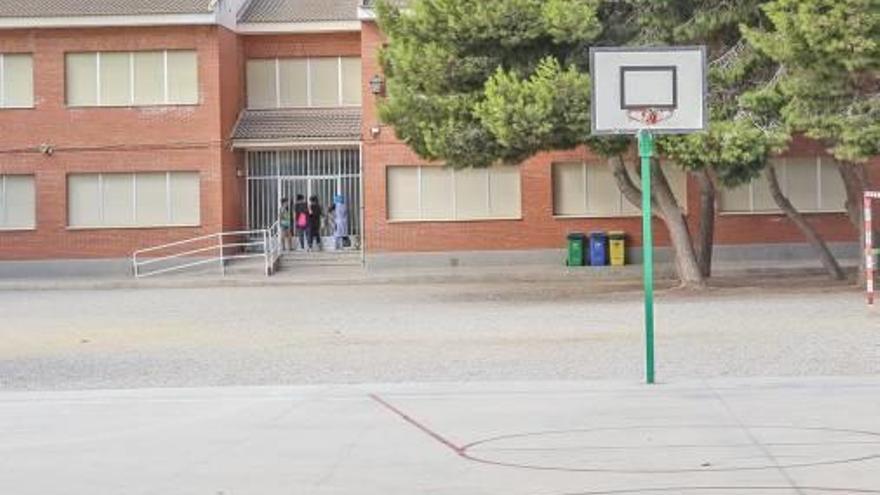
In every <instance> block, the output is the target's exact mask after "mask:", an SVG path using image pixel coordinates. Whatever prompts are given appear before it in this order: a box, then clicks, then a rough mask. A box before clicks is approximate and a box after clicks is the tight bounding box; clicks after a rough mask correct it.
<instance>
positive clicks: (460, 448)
mask: <svg viewBox="0 0 880 495" xmlns="http://www.w3.org/2000/svg"><path fill="white" fill-rule="evenodd" d="M369 397H370V399H372V400H373V401H375V402H377V403H378V404H380V405H381V406H382V407H383V408H385V409H387V410H389V411H391V412H392V413H394V414H395V415H396V416H398V417H400V418H401V419H403V420H404V421H406V422H407V423H409V424H410V425H412V426H413V427H415V428H417V429H418V430H420V431H421V432H422V433H424V434H426V435H428V436H429V437H431V438H433V439H434V440H435V441H437V442H438V443H440V444H442V445H444V446H445V447H447V448H448V449H449V450H451V451H452V452H454V453H455V454H456V455H458V456H459V457H461V458H463V459H467V460H469V461H472V462H476V463H480V464H486V465H491V466H501V467H509V468H516V469H525V470H530V471H549V472H572V473H618V474H676V473H697V472H698V473H720V472H737V471H764V470H773V469H793V468H809V467H818V466H832V465H840V464H851V463H857V462H864V461H869V460H873V459H880V453H877V454H872V455H867V456H860V457H853V458H846V459H839V460H831V461H819V462H809V463H795V464H785V465H778V464H773V465H767V466H746V467H733V468H700V469H696V468H692V469H602V468H567V467H560V466H542V465H535V464H526V463H514V462H503V461H495V460H492V459H485V458H482V457H478V456H476V455H474V454H473V453H471V452H470V451H471V450H472V449H474V447H478V446H480V445H485V444H487V443H490V442H497V441H501V440H509V439H515V438H528V437H535V436H542V435H543V436H546V435H559V434H571V433H586V432H596V431H626V430H638V429H659V428H670V429H674V428H689V429H699V428H704V429H708V428H716V429H717V428H736V429H742V428H747V429H778V430H789V431H812V432H831V433H846V434H855V435H865V436H870V437H874V438H877V439H878V441H877V443H878V447H880V433H877V432H873V431H863V430H851V429H840V428H823V427H793V426H751V425H746V426H742V425H663V426H636V427H628V428H621V427H616V428H611V427H609V428H591V429H581V430H549V431H539V432H530V433H515V434H510V435H499V436H496V437H491V438H485V439H482V440H477V441H475V442H471V443H468V444H465V445H458V444H456V443H455V442H453V441H451V440H449V439H448V438H446V437H444V436H443V435H441V434H440V433H437V432H436V431H434V430H432V429H431V428H429V427H428V426H426V425H425V424H423V423H422V422H420V421H419V420H417V419H415V418H413V417H412V416H410V415H408V414H407V413H405V412H404V411H403V410H401V409H399V408H397V407H396V406H394V405H392V404H391V403H390V402H388V401H386V400H385V399H383V398H381V397H379V396H378V395H376V394H369ZM866 443H871V442H866ZM785 488H787V489H789V490H790V489H791V487H790V486H789V487H785ZM832 490H834V489H832ZM825 491H828V490H825ZM844 492H845V491H844ZM595 493H597V494H601V493H608V494H613V493H631V492H626V491H623V492H595ZM852 493H880V491H878V492H871V491H867V492H865V491H863V492H859V491H853V492H852ZM583 495H589V494H588V493H585V494H583Z"/></svg>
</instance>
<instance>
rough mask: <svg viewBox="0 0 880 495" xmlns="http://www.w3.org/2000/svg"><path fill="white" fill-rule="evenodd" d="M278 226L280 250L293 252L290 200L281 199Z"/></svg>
mask: <svg viewBox="0 0 880 495" xmlns="http://www.w3.org/2000/svg"><path fill="white" fill-rule="evenodd" d="M278 225H279V228H280V229H281V250H282V251H292V250H293V232H292V229H293V215H292V214H291V212H290V200H289V199H287V198H283V199H282V200H281V207H280V208H279V209H278Z"/></svg>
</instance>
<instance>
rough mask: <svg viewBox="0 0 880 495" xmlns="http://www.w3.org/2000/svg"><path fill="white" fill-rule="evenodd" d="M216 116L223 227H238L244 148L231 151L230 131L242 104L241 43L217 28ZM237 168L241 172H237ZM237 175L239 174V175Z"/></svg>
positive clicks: (242, 51)
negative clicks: (218, 104)
mask: <svg viewBox="0 0 880 495" xmlns="http://www.w3.org/2000/svg"><path fill="white" fill-rule="evenodd" d="M218 34H219V38H218V39H219V46H220V48H219V53H218V56H219V64H218V65H219V72H218V77H219V81H220V108H219V111H220V117H219V119H218V122H219V124H220V128H219V129H218V133H219V136H221V137H222V139H224V140H225V143H224V146H223V149H222V152H221V153H222V154H221V156H220V167H221V170H222V172H221V176H222V180H223V196H222V198H221V200H220V204H221V205H222V208H223V220H222V224H223V230H225V231H232V230H240V229H242V228H244V226H243V214H244V189H245V187H246V185H245V179H244V174H243V172H244V152H243V151H234V150H233V149H232V146H231V137H232V132H233V131H234V130H235V124H236V122H237V121H238V115H239V113H241V109H242V108H244V102H245V91H244V90H245V88H244V78H245V72H244V63H245V58H244V43H243V40H242V39H241V38H240V37H239V36H237V35H236V34H235V33H233V32H231V31H229V30H227V29H225V28H219V31H218ZM239 172H241V174H240V173H239ZM240 175H241V176H240Z"/></svg>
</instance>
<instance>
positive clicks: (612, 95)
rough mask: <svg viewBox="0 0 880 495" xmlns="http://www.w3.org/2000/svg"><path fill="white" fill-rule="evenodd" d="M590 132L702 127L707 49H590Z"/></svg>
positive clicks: (685, 130) (704, 124)
mask: <svg viewBox="0 0 880 495" xmlns="http://www.w3.org/2000/svg"><path fill="white" fill-rule="evenodd" d="M590 74H591V78H592V131H593V134H597V135H602V134H637V133H638V132H639V131H641V130H649V131H651V132H652V133H654V134H686V133H690V132H697V131H701V130H704V129H706V127H707V121H708V108H707V98H706V90H707V83H706V48H705V47H702V46H687V47H686V46H674V47H650V48H633V47H619V48H617V47H615V48H606V47H594V48H591V49H590Z"/></svg>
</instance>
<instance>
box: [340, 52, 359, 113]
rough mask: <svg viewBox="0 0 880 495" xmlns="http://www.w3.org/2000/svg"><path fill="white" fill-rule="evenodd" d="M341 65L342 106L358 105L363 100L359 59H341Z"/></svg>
mask: <svg viewBox="0 0 880 495" xmlns="http://www.w3.org/2000/svg"><path fill="white" fill-rule="evenodd" d="M341 64H342V66H341V70H342V77H341V79H342V104H343V105H360V104H361V100H362V98H363V93H362V86H361V80H362V72H361V59H360V58H357V57H343V58H342V59H341Z"/></svg>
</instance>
